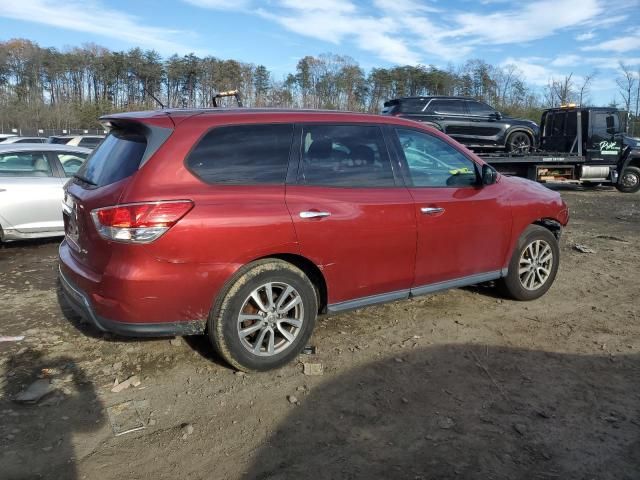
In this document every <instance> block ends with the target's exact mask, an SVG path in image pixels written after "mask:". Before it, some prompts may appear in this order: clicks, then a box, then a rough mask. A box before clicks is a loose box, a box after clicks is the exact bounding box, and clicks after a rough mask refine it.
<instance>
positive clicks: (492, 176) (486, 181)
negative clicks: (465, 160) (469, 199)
mask: <svg viewBox="0 0 640 480" xmlns="http://www.w3.org/2000/svg"><path fill="white" fill-rule="evenodd" d="M497 179H498V172H496V171H495V170H494V169H493V168H491V167H490V166H489V165H486V164H485V165H483V166H482V184H483V185H493V184H494V183H496V180H497Z"/></svg>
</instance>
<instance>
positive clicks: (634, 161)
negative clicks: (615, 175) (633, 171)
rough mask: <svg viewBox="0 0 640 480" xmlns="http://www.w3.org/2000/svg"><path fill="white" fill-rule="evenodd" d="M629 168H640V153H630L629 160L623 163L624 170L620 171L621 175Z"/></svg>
mask: <svg viewBox="0 0 640 480" xmlns="http://www.w3.org/2000/svg"><path fill="white" fill-rule="evenodd" d="M627 167H637V168H640V152H634V151H632V152H630V153H629V155H628V156H627V158H626V159H625V160H624V162H623V163H622V168H621V169H620V173H622V171H623V170H624V169H625V168H627Z"/></svg>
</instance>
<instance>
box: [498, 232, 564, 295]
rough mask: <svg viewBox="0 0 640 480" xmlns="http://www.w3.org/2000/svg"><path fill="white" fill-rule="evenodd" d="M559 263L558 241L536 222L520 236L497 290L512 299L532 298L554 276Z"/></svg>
mask: <svg viewBox="0 0 640 480" xmlns="http://www.w3.org/2000/svg"><path fill="white" fill-rule="evenodd" d="M559 264H560V249H559V248H558V240H557V239H556V237H554V236H553V234H552V233H551V232H550V231H549V230H547V229H546V228H544V227H541V226H539V225H529V226H528V227H527V229H526V230H525V231H524V233H523V234H522V235H521V236H520V239H519V240H518V244H517V245H516V248H515V250H514V252H513V256H512V257H511V261H510V262H509V273H508V274H507V276H506V277H504V278H503V279H502V280H501V285H500V286H501V289H502V290H503V292H504V293H505V294H507V295H508V296H510V297H511V298H514V299H516V300H535V299H536V298H539V297H541V296H542V295H544V294H545V293H546V292H547V290H549V288H550V287H551V284H552V283H553V281H554V280H555V278H556V273H557V272H558V265H559Z"/></svg>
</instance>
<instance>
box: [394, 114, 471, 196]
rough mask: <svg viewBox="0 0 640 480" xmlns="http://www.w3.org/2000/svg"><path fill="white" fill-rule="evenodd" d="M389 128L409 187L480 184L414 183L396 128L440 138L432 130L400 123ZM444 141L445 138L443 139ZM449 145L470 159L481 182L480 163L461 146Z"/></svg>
mask: <svg viewBox="0 0 640 480" xmlns="http://www.w3.org/2000/svg"><path fill="white" fill-rule="evenodd" d="M388 129H389V136H390V137H391V138H392V143H393V149H394V151H395V155H396V156H397V161H398V163H399V165H400V170H401V171H402V177H403V179H404V182H405V185H406V187H407V188H456V189H458V188H478V186H479V184H475V185H456V186H449V185H433V186H429V185H414V184H413V180H412V178H411V173H410V170H409V164H408V162H407V158H406V156H405V154H404V150H403V149H402V145H401V144H400V138H399V137H398V132H396V129H403V130H411V131H413V132H416V133H420V134H423V135H429V136H431V137H433V138H438V137H436V136H435V135H432V134H431V133H430V132H425V131H424V130H421V129H418V128H414V127H409V126H404V125H402V126H400V125H389V126H388ZM442 141H444V140H442ZM445 143H447V145H449V146H450V147H451V148H453V149H454V150H456V151H457V152H458V153H459V154H460V155H462V156H463V157H464V158H466V159H467V160H469V161H470V162H471V163H472V164H473V168H474V170H475V173H476V180H477V181H478V182H479V180H480V168H479V165H478V164H477V163H476V162H475V161H474V160H473V159H472V158H471V157H469V156H468V155H467V154H466V153H465V152H463V151H462V150H460V149H459V148H457V147H456V146H455V145H451V144H450V143H448V142H445Z"/></svg>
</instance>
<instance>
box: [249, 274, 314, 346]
mask: <svg viewBox="0 0 640 480" xmlns="http://www.w3.org/2000/svg"><path fill="white" fill-rule="evenodd" d="M303 319H304V307H303V304H302V297H301V296H300V294H299V293H298V291H297V290H296V289H295V288H293V287H292V286H291V285H288V284H286V283H282V282H269V283H265V284H264V285H261V286H260V287H258V288H256V289H254V290H253V291H252V292H251V293H250V294H249V296H248V297H247V298H246V299H245V301H244V303H243V305H242V308H241V309H240V314H239V315H238V321H237V327H238V328H237V330H238V336H239V337H240V342H241V343H242V345H243V346H244V348H246V349H247V350H248V351H249V352H250V353H252V354H253V355H258V356H272V355H277V354H279V353H281V352H283V351H284V350H286V349H287V348H289V347H290V346H291V345H292V344H293V342H294V341H295V339H296V337H297V336H298V334H299V333H300V331H301V327H302V322H303Z"/></svg>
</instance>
